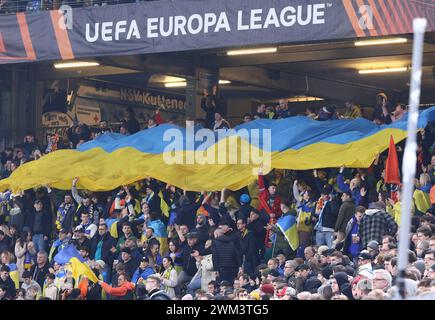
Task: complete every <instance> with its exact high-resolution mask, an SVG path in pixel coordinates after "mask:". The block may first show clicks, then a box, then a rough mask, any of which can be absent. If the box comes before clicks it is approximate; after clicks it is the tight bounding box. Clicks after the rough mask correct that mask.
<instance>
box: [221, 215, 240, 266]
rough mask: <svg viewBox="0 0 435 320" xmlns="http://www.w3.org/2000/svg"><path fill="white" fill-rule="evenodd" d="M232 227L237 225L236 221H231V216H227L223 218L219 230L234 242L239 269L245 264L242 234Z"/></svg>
mask: <svg viewBox="0 0 435 320" xmlns="http://www.w3.org/2000/svg"><path fill="white" fill-rule="evenodd" d="M232 225H235V222H234V220H233V219H231V218H230V216H229V215H226V216H223V217H222V218H221V220H220V222H219V229H221V230H222V231H223V232H224V235H226V236H227V237H229V238H230V239H231V240H232V242H233V244H234V249H235V250H236V255H235V263H236V266H237V268H239V267H240V266H241V265H242V262H243V261H242V254H243V249H242V238H241V234H240V232H238V231H237V230H233V228H232ZM234 229H235V228H234Z"/></svg>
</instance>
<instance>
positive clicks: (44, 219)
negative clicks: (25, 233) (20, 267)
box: [29, 200, 52, 251]
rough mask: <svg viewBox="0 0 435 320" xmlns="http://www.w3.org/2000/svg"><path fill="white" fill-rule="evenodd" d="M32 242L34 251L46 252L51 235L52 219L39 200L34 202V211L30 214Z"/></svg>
mask: <svg viewBox="0 0 435 320" xmlns="http://www.w3.org/2000/svg"><path fill="white" fill-rule="evenodd" d="M31 215H32V217H31V225H30V226H29V227H30V229H31V230H32V234H33V237H32V241H33V243H34V244H35V249H36V251H46V248H47V241H48V240H49V237H50V233H51V225H52V217H51V214H50V211H49V209H48V208H46V207H45V206H44V205H43V202H42V201H41V200H36V201H35V203H34V210H33V212H32V213H31Z"/></svg>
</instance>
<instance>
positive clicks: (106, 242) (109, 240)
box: [90, 223, 116, 274]
mask: <svg viewBox="0 0 435 320" xmlns="http://www.w3.org/2000/svg"><path fill="white" fill-rule="evenodd" d="M115 254H116V240H115V239H114V238H113V237H112V236H111V235H110V233H109V232H108V228H107V225H106V224H105V223H102V224H100V225H99V226H98V234H96V235H95V236H94V237H93V238H92V242H91V251H90V257H91V259H92V260H95V261H97V260H103V261H104V262H105V264H106V267H105V270H106V271H108V272H107V274H110V271H111V268H110V266H112V264H113V260H114V255H115Z"/></svg>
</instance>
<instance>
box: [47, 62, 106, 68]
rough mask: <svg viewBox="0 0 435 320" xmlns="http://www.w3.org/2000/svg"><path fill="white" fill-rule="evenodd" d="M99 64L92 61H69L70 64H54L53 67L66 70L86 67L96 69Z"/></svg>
mask: <svg viewBox="0 0 435 320" xmlns="http://www.w3.org/2000/svg"><path fill="white" fill-rule="evenodd" d="M99 65H100V64H99V63H98V62H94V61H71V62H61V63H55V64H54V67H55V68H56V69H68V68H86V67H96V66H99Z"/></svg>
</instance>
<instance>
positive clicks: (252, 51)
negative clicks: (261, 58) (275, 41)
mask: <svg viewBox="0 0 435 320" xmlns="http://www.w3.org/2000/svg"><path fill="white" fill-rule="evenodd" d="M277 51H278V48H276V47H275V48H257V49H242V50H231V51H228V52H227V55H229V56H240V55H246V54H262V53H274V52H277Z"/></svg>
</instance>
